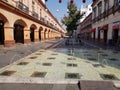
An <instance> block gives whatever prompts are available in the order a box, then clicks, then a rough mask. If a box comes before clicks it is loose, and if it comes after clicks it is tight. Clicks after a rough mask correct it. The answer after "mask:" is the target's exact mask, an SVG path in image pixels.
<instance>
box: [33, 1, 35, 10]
mask: <svg viewBox="0 0 120 90" xmlns="http://www.w3.org/2000/svg"><path fill="white" fill-rule="evenodd" d="M32 11H35V2H33V1H32Z"/></svg>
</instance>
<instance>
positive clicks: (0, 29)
mask: <svg viewBox="0 0 120 90" xmlns="http://www.w3.org/2000/svg"><path fill="white" fill-rule="evenodd" d="M0 44H4V21H3V20H0Z"/></svg>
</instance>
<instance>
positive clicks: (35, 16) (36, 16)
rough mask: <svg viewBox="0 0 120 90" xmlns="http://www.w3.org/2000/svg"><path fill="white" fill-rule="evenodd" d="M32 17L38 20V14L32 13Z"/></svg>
mask: <svg viewBox="0 0 120 90" xmlns="http://www.w3.org/2000/svg"><path fill="white" fill-rule="evenodd" d="M32 16H33V17H34V18H37V19H38V14H37V13H36V12H35V11H32Z"/></svg>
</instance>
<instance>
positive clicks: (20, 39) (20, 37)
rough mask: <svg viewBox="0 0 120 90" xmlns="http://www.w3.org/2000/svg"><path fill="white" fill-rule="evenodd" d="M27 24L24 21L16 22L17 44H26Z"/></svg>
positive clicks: (15, 37)
mask: <svg viewBox="0 0 120 90" xmlns="http://www.w3.org/2000/svg"><path fill="white" fill-rule="evenodd" d="M26 26H27V25H26V23H25V22H24V21H23V20H16V21H15V23H14V40H15V43H24V28H25V27H26Z"/></svg>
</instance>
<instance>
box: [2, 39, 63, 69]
mask: <svg viewBox="0 0 120 90" xmlns="http://www.w3.org/2000/svg"><path fill="white" fill-rule="evenodd" d="M61 40H62V39H52V40H46V41H41V42H36V43H35V42H31V43H30V44H21V43H17V44H15V47H11V48H6V47H3V46H2V45H1V46H0V68H1V67H4V66H6V65H8V64H10V63H12V62H14V61H16V60H18V59H21V58H23V57H25V56H27V55H29V54H32V53H34V52H35V51H37V50H40V49H46V48H48V47H50V46H52V45H53V44H55V43H58V42H60V41H61Z"/></svg>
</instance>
